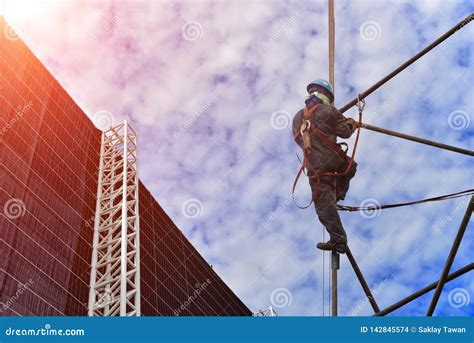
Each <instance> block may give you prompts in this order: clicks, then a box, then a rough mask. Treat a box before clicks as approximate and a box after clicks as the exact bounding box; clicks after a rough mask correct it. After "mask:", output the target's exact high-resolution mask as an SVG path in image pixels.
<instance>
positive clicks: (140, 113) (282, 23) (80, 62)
mask: <svg viewBox="0 0 474 343" xmlns="http://www.w3.org/2000/svg"><path fill="white" fill-rule="evenodd" d="M408 7H409V9H410V13H408ZM462 11H463V10H462V9H461V8H459V6H458V2H456V1H437V2H434V1H417V2H405V1H392V2H390V3H386V2H384V3H382V2H381V3H380V4H379V3H378V2H374V1H362V0H358V1H351V2H344V3H342V2H338V3H337V6H336V16H337V17H336V33H337V42H336V47H337V60H336V79H337V81H336V95H337V99H338V105H342V104H344V103H345V102H346V101H347V100H349V99H352V98H353V97H354V96H355V95H356V94H357V93H358V92H361V91H363V90H364V89H366V88H367V87H368V86H370V85H371V84H373V83H374V82H376V81H378V80H379V79H380V78H381V77H383V76H384V75H385V74H387V73H388V72H390V71H391V70H392V69H394V68H395V67H397V66H398V65H399V64H401V63H402V62H403V61H405V60H406V59H407V58H408V57H410V56H411V55H413V54H414V53H415V52H416V51H418V50H419V49H421V48H422V47H423V46H425V45H426V44H427V43H428V42H430V41H432V40H433V39H435V38H436V37H438V36H439V35H440V34H442V33H443V32H444V31H446V30H447V29H448V28H449V27H451V26H452V25H454V23H456V22H458V21H459V20H460V19H461V18H462V17H463V16H465V15H466V14H467V12H466V11H467V10H466V11H464V12H462ZM295 16H296V17H295ZM292 17H295V20H294V21H291V22H290V19H291V18H292ZM111 18H115V19H114V20H113V22H112V24H110V25H109V24H106V25H105V26H104V22H105V23H107V20H108V19H111ZM188 21H197V22H199V23H200V24H201V25H202V28H203V32H202V37H200V38H199V39H197V40H195V41H186V40H184V39H182V37H181V27H182V25H183V24H185V23H186V22H188ZM326 21H327V18H326V5H325V2H315V3H307V2H304V1H301V2H293V3H292V5H291V6H290V5H286V3H283V2H276V1H273V2H271V3H264V2H259V1H256V2H245V5H243V4H242V3H241V2H237V1H234V2H230V3H229V2H225V3H224V2H216V3H213V4H212V5H211V4H210V3H208V2H205V1H204V2H196V3H195V2H181V3H177V4H175V5H171V4H170V3H165V2H158V1H157V2H155V1H149V2H139V3H131V2H119V3H112V2H111V3H107V4H105V5H103V6H98V5H94V4H92V3H87V4H84V5H83V6H82V7H78V6H76V5H72V4H67V3H61V4H60V5H58V6H57V8H55V9H54V10H51V11H50V12H49V13H45V14H44V16H42V17H41V20H40V21H38V20H34V19H33V18H30V22H28V25H27V28H28V30H27V35H26V41H27V43H28V44H29V45H30V46H31V47H32V49H33V51H34V52H35V53H36V54H37V55H38V56H39V58H40V59H41V60H42V61H43V62H44V63H45V64H46V65H47V66H48V67H49V68H50V69H51V70H52V71H53V74H54V75H55V77H57V78H58V79H59V80H60V82H61V83H62V84H63V85H64V86H65V88H66V89H67V90H68V91H69V92H70V94H71V95H72V97H73V98H74V99H75V100H76V101H77V102H78V103H79V104H80V105H81V106H82V108H84V109H85V110H86V112H87V113H88V114H89V115H92V114H93V113H95V112H96V111H97V110H98V109H103V108H105V109H107V110H109V111H111V112H112V113H114V114H115V115H116V117H117V119H123V118H125V117H131V118H132V123H133V124H134V125H135V126H136V128H137V129H138V131H139V133H140V137H139V141H140V173H141V178H142V179H143V181H144V182H145V184H147V185H148V186H149V188H150V189H151V191H152V192H153V194H154V195H155V196H156V197H157V199H158V200H159V202H160V203H161V204H162V205H163V207H164V208H165V209H166V210H167V212H168V213H169V214H170V216H171V218H172V219H173V220H174V221H175V222H176V223H177V224H178V225H179V226H180V227H181V228H182V229H183V231H184V232H185V234H186V235H188V237H190V239H191V241H192V242H193V243H194V244H195V245H196V246H197V248H198V250H199V251H200V252H201V253H202V254H203V255H204V257H205V258H206V259H207V260H208V261H209V262H210V263H214V262H216V263H214V264H215V269H216V271H218V272H219V273H220V275H222V277H223V279H224V280H225V281H226V282H227V283H228V284H229V285H230V287H231V288H233V289H234V290H235V291H236V292H237V294H238V295H239V296H240V297H241V298H242V300H243V301H244V302H245V303H247V304H248V305H249V306H250V307H252V308H253V309H257V308H264V307H267V306H268V305H270V294H271V292H272V291H273V290H274V289H275V288H278V287H282V288H287V289H289V290H290V291H291V292H292V296H293V298H292V299H293V301H292V304H291V305H290V306H288V307H287V308H283V309H282V310H281V311H279V313H281V314H283V315H315V314H320V313H321V302H320V294H321V291H322V288H321V287H322V280H321V277H322V275H321V267H322V256H321V254H320V253H319V252H317V251H316V249H315V248H314V245H315V243H316V241H317V240H319V239H320V237H321V226H320V224H319V223H314V222H313V223H312V221H313V220H314V219H315V217H314V211H313V209H308V210H306V211H300V210H298V209H297V208H296V207H294V206H293V205H291V206H288V207H285V209H284V210H283V211H282V212H281V213H279V214H278V215H277V216H276V219H275V220H273V221H272V222H271V224H270V225H269V227H267V228H265V229H262V228H261V225H262V222H263V220H264V219H265V218H266V216H268V215H269V213H271V212H272V211H273V210H275V208H278V206H280V205H281V204H282V203H283V202H284V201H285V199H286V198H287V197H288V196H289V194H290V189H291V183H292V181H293V177H294V172H296V170H297V168H298V162H297V159H296V156H295V152H298V153H299V151H298V149H297V147H296V146H295V145H294V143H293V142H292V138H291V134H290V132H289V131H288V130H287V131H284V130H283V131H277V130H274V129H273V128H272V127H271V125H270V117H271V114H272V113H273V112H275V111H278V110H284V111H288V112H289V113H291V114H293V113H295V112H296V111H297V110H298V109H299V108H301V107H302V106H303V102H302V100H303V99H304V88H305V85H306V83H307V82H308V81H309V80H310V79H313V78H317V77H326V76H327V39H326V37H327V28H326ZM366 21H376V22H377V23H378V25H379V26H380V30H381V32H380V37H379V38H378V39H374V40H370V41H369V40H364V39H362V38H361V37H360V35H359V32H358V30H359V27H360V25H361V24H362V23H364V22H366ZM58 27H60V28H61V29H60V30H58ZM104 27H105V29H104ZM101 30H102V31H101ZM313 30H314V31H315V32H316V35H311V32H312V31H313ZM97 32H99V34H97ZM97 35H98V36H99V39H97V38H96V36H97ZM469 37H472V25H471V27H470V28H469V27H467V28H466V29H465V30H462V31H460V32H458V33H456V34H455V35H454V36H453V37H451V38H450V39H449V40H448V41H447V42H445V43H444V44H443V47H439V48H437V49H435V50H434V51H433V53H431V54H430V55H429V56H425V57H423V58H422V60H420V61H419V62H417V64H416V65H414V66H412V67H410V68H409V69H408V70H406V71H404V72H403V73H401V74H399V75H398V76H397V77H396V78H395V79H393V80H392V81H390V82H389V83H388V84H387V85H386V86H385V87H383V88H381V89H380V90H378V91H377V92H376V93H374V94H373V95H371V96H370V97H369V98H368V99H367V111H366V115H367V117H366V118H367V120H370V122H369V123H372V124H374V125H377V126H382V127H387V128H390V129H393V130H397V131H403V132H407V133H409V134H414V135H419V136H422V137H426V138H430V139H434V140H439V141H444V142H447V143H449V144H453V145H459V146H464V147H466V148H469V147H471V148H472V142H473V141H472V134H473V126H472V125H473V124H474V113H473V112H472V111H471V109H472V108H473V99H474V97H473V96H472V95H473V89H472V82H469V80H471V79H472V72H469V71H468V70H472V49H471V50H469V52H468V56H467V57H466V60H467V63H469V67H467V68H466V67H463V66H461V65H459V64H458V62H457V59H458V57H459V53H458V49H459V48H461V47H467V46H468V44H470V41H471V40H472V38H469ZM263 43H265V44H264V46H265V49H263V50H262V44H263ZM469 58H470V59H469ZM209 101H211V102H212V105H211V106H210V107H209V108H208V109H206V110H205V111H204V113H202V114H199V115H198V117H197V118H196V114H197V113H200V112H199V111H200V110H201V109H202V108H203V106H205V104H206V103H208V102H209ZM457 109H461V110H466V111H468V112H469V113H470V115H471V118H472V123H471V126H470V127H468V128H467V129H466V130H464V131H462V132H456V131H453V130H452V129H450V128H449V126H448V122H447V120H448V115H449V113H451V112H452V111H454V110H457ZM354 113H355V111H354V110H352V111H350V112H348V113H347V114H348V115H349V114H350V115H354ZM374 113H377V114H374ZM194 118H195V119H194ZM187 123H191V125H189V127H188V128H186V130H185V132H184V133H182V134H181V135H180V137H179V138H175V137H174V136H173V135H174V134H175V133H176V132H177V130H179V128H180V127H183V125H186V124H187ZM350 142H353V139H351V140H350ZM357 160H358V162H359V173H358V175H357V176H356V178H355V179H354V181H353V185H352V188H351V190H350V192H349V194H348V198H347V200H346V203H348V204H358V203H360V202H361V201H362V200H364V199H366V198H369V197H370V198H376V199H377V200H379V201H380V202H381V203H387V202H392V201H404V200H411V199H417V198H421V197H426V196H433V195H437V194H441V193H443V192H451V191H457V190H461V189H464V188H469V187H472V181H473V174H472V162H469V160H468V159H467V158H465V157H463V156H460V155H456V154H453V153H450V152H442V151H440V150H437V149H435V148H430V147H424V146H421V145H416V144H414V143H409V142H404V141H402V140H400V139H397V138H393V137H387V136H382V135H380V134H378V133H373V132H368V131H363V132H362V135H361V142H360V146H359V151H358V155H357ZM306 183H307V181H306V180H303V181H302V182H301V185H300V187H299V189H301V190H302V192H303V191H306V192H307V184H306ZM305 194H307V193H305ZM307 195H309V194H307ZM302 196H304V195H303V194H302ZM191 197H193V198H197V199H199V200H200V201H202V203H203V206H204V208H205V211H204V214H203V217H201V218H199V221H198V222H193V223H190V222H189V219H187V218H184V217H183V216H182V215H181V205H182V203H183V201H184V200H185V199H188V198H191ZM456 204H457V202H456V201H449V202H445V203H437V204H430V205H419V206H416V207H411V208H403V209H394V210H386V211H384V212H383V213H382V214H381V215H380V216H379V217H376V218H374V219H371V220H365V219H364V218H362V217H361V216H360V215H358V214H346V213H344V214H342V218H343V222H344V223H345V225H346V229H347V231H348V233H349V240H350V242H351V244H352V250H353V252H354V254H355V256H356V258H357V259H358V261H359V262H360V265H361V268H362V270H363V272H364V274H365V276H366V278H367V280H368V282H369V284H370V285H373V284H376V283H377V282H381V281H382V280H383V279H384V277H387V276H388V274H389V273H391V272H392V271H393V270H395V271H394V272H393V275H390V277H391V278H390V282H389V283H388V285H387V286H386V288H384V290H383V291H381V292H380V294H378V295H377V299H378V300H379V302H380V303H381V304H384V305H388V304H390V303H391V302H393V301H395V300H397V299H399V298H400V297H403V296H405V295H408V293H410V292H412V291H414V290H416V289H418V288H420V286H423V285H424V284H422V283H423V282H424V281H427V282H431V281H432V280H434V279H436V277H437V274H436V271H440V270H441V267H442V264H443V262H444V259H445V257H446V256H447V249H448V248H449V246H450V240H451V241H452V239H453V237H454V236H453V234H454V232H455V230H456V229H457V226H458V224H459V222H460V220H461V216H462V213H460V214H458V215H457V216H456V217H455V218H454V219H453V220H452V221H451V222H450V224H449V226H450V231H449V234H447V233H446V234H447V238H446V239H443V238H442V237H441V236H440V235H434V236H433V235H432V232H431V229H432V226H433V224H432V223H436V222H437V221H439V220H441V219H442V218H443V216H446V215H448V214H449V212H450V211H452V209H453V206H454V207H455V206H456ZM194 225H197V231H193V233H192V232H191V231H190V230H191V229H192V227H193V226H194ZM471 226H472V225H471ZM471 229H472V227H471ZM471 231H472V230H471ZM204 235H208V236H209V237H208V238H209V240H210V242H209V244H208V243H205V242H204ZM469 239H470V240H469ZM421 241H425V245H424V246H423V247H420V242H421ZM471 241H472V233H470V232H469V231H468V233H467V237H466V239H465V241H464V243H463V245H462V246H461V249H462V250H464V249H468V248H469V247H471V248H472V243H471ZM417 249H419V251H417ZM368 251H370V253H371V255H370V256H368V257H367V252H368ZM412 251H417V253H416V254H414V255H413V256H411V257H410V258H409V259H408V260H407V261H406V263H405V264H404V265H403V266H402V268H400V269H399V270H398V269H397V265H398V264H399V263H401V261H403V260H404V258H406V256H407V254H409V253H410V252H412ZM341 262H342V270H341V272H340V273H341V282H340V287H341V295H342V294H344V296H343V297H342V296H341V297H340V306H341V310H340V313H342V314H350V311H351V310H352V309H353V307H354V306H355V304H357V303H360V302H361V301H363V292H362V289H361V288H360V287H359V285H357V280H356V279H355V277H354V275H353V272H352V271H351V270H350V267H349V265H348V263H347V260H346V259H345V258H344V257H343V258H342V261H341ZM394 268H395V269H394ZM427 269H429V270H431V271H433V272H434V273H435V274H436V275H435V274H427V275H428V276H429V277H428V276H427V277H423V278H422V280H420V278H417V277H416V276H417V275H424V274H423V273H425V270H427ZM311 278H313V279H311ZM421 281H423V282H421ZM468 283H469V279H468V278H466V277H464V278H463V279H459V280H457V281H456V284H457V285H461V287H467V286H468ZM326 288H327V287H326ZM443 296H444V295H443ZM445 310H446V313H449V310H450V308H449V306H446V308H445ZM410 311H413V312H410V313H415V314H419V312H417V310H416V309H413V307H412V308H411V310H410ZM370 313H371V311H370V306H366V307H365V308H364V310H363V311H362V312H361V313H360V314H364V315H369V314H370Z"/></svg>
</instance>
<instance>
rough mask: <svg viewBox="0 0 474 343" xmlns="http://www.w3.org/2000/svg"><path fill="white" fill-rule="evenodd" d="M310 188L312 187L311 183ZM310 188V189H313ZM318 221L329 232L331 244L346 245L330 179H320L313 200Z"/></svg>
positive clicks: (332, 182)
mask: <svg viewBox="0 0 474 343" xmlns="http://www.w3.org/2000/svg"><path fill="white" fill-rule="evenodd" d="M311 186H313V187H314V184H313V183H312V184H311ZM313 187H312V188H313ZM314 205H315V207H316V213H317V214H318V217H319V221H320V222H321V224H323V226H324V227H325V228H326V230H327V231H328V232H329V235H330V241H331V242H332V243H339V244H340V243H342V244H345V243H347V235H346V232H345V231H344V228H343V227H342V223H341V218H340V217H339V213H338V212H337V207H336V187H335V184H334V179H333V178H332V177H323V178H321V183H320V186H319V191H318V194H317V196H316V199H315V200H314Z"/></svg>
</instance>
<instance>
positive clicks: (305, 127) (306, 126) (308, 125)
mask: <svg viewBox="0 0 474 343" xmlns="http://www.w3.org/2000/svg"><path fill="white" fill-rule="evenodd" d="M310 128H311V122H310V121H309V120H304V121H303V124H301V128H300V133H301V135H303V133H304V132H305V131H307V130H309V129H310Z"/></svg>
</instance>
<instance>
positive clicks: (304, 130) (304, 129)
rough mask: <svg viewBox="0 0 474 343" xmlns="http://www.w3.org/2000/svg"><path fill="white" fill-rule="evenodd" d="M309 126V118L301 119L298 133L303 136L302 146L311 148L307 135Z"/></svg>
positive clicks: (309, 138)
mask: <svg viewBox="0 0 474 343" xmlns="http://www.w3.org/2000/svg"><path fill="white" fill-rule="evenodd" d="M310 127H311V122H310V121H309V120H305V121H303V124H301V128H300V133H301V137H302V138H303V147H304V149H311V137H310V135H309V129H310Z"/></svg>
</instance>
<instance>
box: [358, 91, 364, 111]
mask: <svg viewBox="0 0 474 343" xmlns="http://www.w3.org/2000/svg"><path fill="white" fill-rule="evenodd" d="M357 108H358V109H359V112H362V111H363V110H364V108H365V100H364V99H362V100H361V99H360V94H358V95H357Z"/></svg>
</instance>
